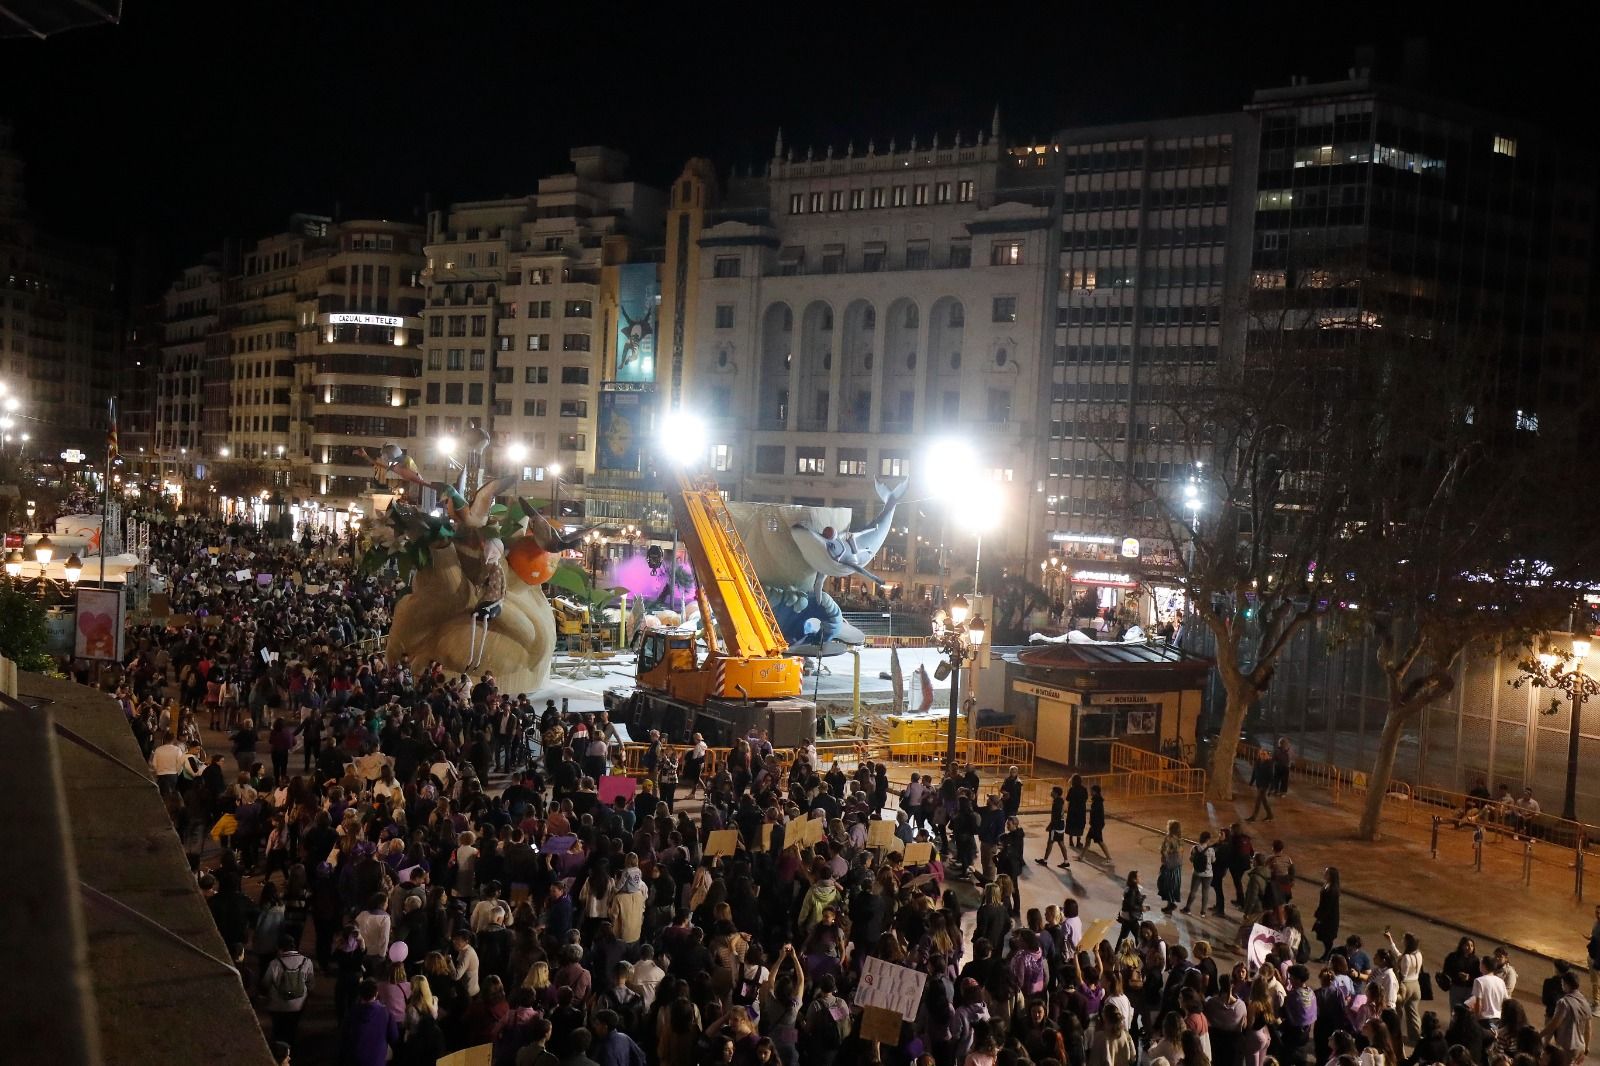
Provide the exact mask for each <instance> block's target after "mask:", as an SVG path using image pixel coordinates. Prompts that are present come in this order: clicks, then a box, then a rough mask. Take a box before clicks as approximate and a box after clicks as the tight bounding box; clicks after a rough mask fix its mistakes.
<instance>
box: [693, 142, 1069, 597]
mask: <svg viewBox="0 0 1600 1066" xmlns="http://www.w3.org/2000/svg"><path fill="white" fill-rule="evenodd" d="M1059 180H1060V179H1059V153H1058V152H1056V151H1055V149H1054V147H1053V146H1052V145H1043V146H1026V147H1021V148H1007V147H1005V146H1004V145H1003V144H1002V141H1001V139H1000V131H999V120H998V115H997V116H996V120H995V123H994V125H993V126H992V128H991V129H990V130H989V132H988V133H987V135H985V134H982V133H980V134H978V135H976V136H972V135H967V136H965V137H962V136H957V137H956V138H954V139H952V140H947V141H944V142H943V143H941V141H940V140H939V139H938V138H937V137H935V138H930V139H929V140H928V141H927V142H925V143H922V144H920V145H919V144H918V143H917V141H916V140H915V139H913V140H912V141H911V142H910V143H909V144H905V145H897V143H896V142H894V141H890V142H889V143H888V145H887V148H886V150H880V149H879V147H878V146H877V144H876V143H874V142H868V144H867V145H866V150H865V151H864V152H861V151H858V150H856V148H855V147H854V146H847V147H846V148H845V150H844V151H842V152H836V151H834V150H833V149H832V148H829V149H827V150H826V151H825V152H823V153H820V154H819V153H815V152H811V151H807V152H806V153H805V154H804V156H803V157H797V156H796V154H795V153H794V152H793V151H792V150H786V149H785V147H784V144H783V139H782V135H781V134H780V135H779V137H778V141H777V144H776V146H775V148H774V152H773V158H772V160H771V162H770V164H769V165H768V167H767V169H766V173H765V174H763V175H760V176H756V177H735V178H733V179H731V180H730V181H729V183H728V185H727V188H726V191H725V192H724V193H722V194H721V195H720V197H719V196H718V194H717V189H716V186H715V184H714V182H713V181H712V180H711V179H710V176H709V175H708V174H706V173H705V172H704V168H701V167H698V166H696V165H695V164H691V166H690V168H689V169H687V170H686V171H685V174H684V176H683V177H682V178H681V179H680V180H679V183H678V188H677V191H676V193H675V197H676V198H675V202H674V204H673V209H672V214H673V218H674V220H675V221H674V222H673V227H674V228H673V230H672V231H671V232H669V235H668V242H667V246H666V259H665V263H664V265H663V268H662V275H663V278H664V279H669V280H670V283H671V284H672V285H673V286H674V287H673V288H672V289H671V290H669V291H670V292H671V293H672V294H673V299H672V300H671V301H668V305H669V307H671V308H672V310H671V311H670V312H669V313H670V314H671V315H673V316H674V318H673V319H669V320H668V321H669V322H673V321H675V316H676V315H677V314H678V311H677V307H676V305H678V304H680V303H682V302H684V301H682V300H680V299H679V298H678V296H677V294H678V293H679V292H682V293H684V294H685V296H686V297H687V296H690V295H692V296H693V298H694V305H693V316H694V320H693V325H692V329H693V333H692V336H693V338H694V340H693V343H692V345H690V344H684V345H681V346H680V345H679V344H678V343H677V338H676V332H677V330H676V326H675V325H674V326H673V334H674V335H673V336H671V337H669V338H668V339H667V340H666V345H667V352H668V356H669V358H668V360H667V361H666V363H665V372H666V373H668V374H669V375H671V374H675V373H678V368H679V367H680V366H681V368H682V369H681V373H682V380H683V393H682V395H683V399H682V405H683V406H684V407H685V408H687V409H690V410H695V411H698V412H700V413H702V414H704V415H705V416H706V417H707V418H708V419H710V423H711V431H710V432H711V441H712V444H711V454H710V468H711V470H712V471H713V472H714V473H715V475H716V476H717V478H718V480H719V482H721V484H722V485H723V486H724V487H725V488H726V489H728V491H729V492H730V494H732V495H733V496H734V497H735V498H737V499H742V500H751V501H768V502H791V503H797V504H809V505H814V506H848V507H850V508H852V509H853V511H854V515H855V521H856V522H857V523H863V522H866V521H870V520H871V518H872V517H873V516H874V515H875V514H876V513H877V511H878V509H879V507H880V504H879V501H878V497H877V495H876V493H875V492H874V489H873V482H874V480H877V479H883V480H885V481H887V482H889V483H890V484H893V483H895V482H897V481H899V480H900V479H904V478H910V479H912V483H913V487H912V490H911V491H910V494H909V497H908V500H911V501H914V502H908V503H907V504H905V505H903V506H902V507H901V508H900V509H899V511H898V512H897V514H896V517H895V532H894V534H893V535H891V537H890V538H889V540H888V541H887V543H886V544H885V545H884V547H883V548H882V550H881V551H880V553H879V555H878V556H877V558H876V559H874V561H873V563H872V567H871V569H872V570H873V572H875V573H877V574H878V575H879V576H881V577H883V578H884V579H885V580H886V581H887V582H888V583H889V585H890V589H889V590H888V591H889V593H890V594H891V595H892V596H894V597H895V598H897V599H901V600H903V601H904V602H907V603H911V602H935V601H937V600H938V599H939V598H940V597H941V596H942V595H943V590H944V588H945V587H946V585H947V584H951V585H953V584H957V583H964V584H965V585H967V587H969V588H970V585H971V582H972V579H973V576H974V575H973V571H974V569H975V568H976V566H977V549H978V547H979V545H978V543H976V542H975V540H974V538H973V535H972V533H971V532H970V531H968V530H967V528H966V523H965V522H964V520H963V517H962V515H961V513H960V507H959V506H957V507H955V508H952V509H951V510H950V511H948V512H947V510H946V509H945V508H943V507H941V506H937V505H935V504H934V503H932V502H931V501H930V500H929V499H928V497H930V496H931V495H933V489H934V488H935V487H936V485H937V482H938V479H939V477H940V473H941V472H940V471H938V470H933V469H928V468H925V467H924V466H923V465H922V463H923V459H924V456H925V454H926V452H927V450H928V448H929V446H930V444H931V442H932V441H933V440H935V439H936V438H940V437H949V438H958V439H960V440H963V441H965V442H966V443H968V444H970V446H971V447H972V449H973V450H974V451H975V452H976V453H977V455H978V463H979V466H980V467H981V469H982V471H983V472H984V473H985V474H986V475H987V476H989V477H992V478H993V479H994V480H995V481H996V482H998V485H999V496H998V500H999V509H1000V512H1001V520H1000V521H999V523H998V528H997V529H995V530H994V531H993V532H992V533H991V534H990V535H989V537H988V538H987V539H986V540H985V541H984V542H983V543H982V545H981V547H982V551H983V554H984V556H985V557H986V558H985V561H984V563H983V570H984V573H985V574H994V575H998V574H1000V573H1002V572H1006V571H1010V572H1012V573H1019V572H1020V571H1021V569H1022V568H1023V567H1024V565H1025V560H1026V559H1028V558H1029V556H1030V555H1036V554H1037V552H1036V545H1035V544H1034V543H1033V542H1034V541H1035V540H1036V539H1037V538H1038V536H1039V532H1040V527H1039V524H1038V523H1037V522H1032V521H1028V520H1026V519H1027V518H1028V515H1029V511H1030V509H1031V508H1032V507H1033V496H1034V495H1035V494H1036V482H1037V481H1038V480H1039V478H1040V477H1041V476H1042V475H1041V472H1040V470H1039V469H1038V462H1039V449H1038V447H1037V446H1036V441H1037V439H1038V437H1039V436H1040V435H1041V433H1042V429H1043V427H1042V426H1041V424H1040V419H1041V415H1042V412H1041V409H1040V408H1039V406H1038V405H1036V404H1035V403H1034V402H1033V401H1034V398H1035V396H1036V395H1037V392H1038V387H1039V381H1040V380H1041V365H1042V363H1041V360H1042V359H1043V358H1044V356H1045V354H1046V353H1047V352H1048V351H1049V347H1048V343H1049V338H1050V337H1051V335H1052V330H1053V315H1054V309H1053V308H1052V307H1049V306H1048V305H1047V301H1046V296H1047V294H1053V293H1054V291H1055V287H1056V286H1055V277H1056V272H1057V270H1058V262H1057V258H1058V252H1057V247H1058V232H1057V230H1058V228H1057V225H1056V222H1055V218H1056V215H1055V211H1056V201H1057V199H1058V196H1059V190H1058V186H1059ZM686 230H687V232H688V233H693V232H695V231H696V230H698V232H699V239H698V240H697V241H694V242H693V243H692V244H691V243H690V242H689V241H688V240H685V239H684V237H685V231H686ZM686 254H687V255H690V256H692V257H693V261H692V262H691V263H689V264H687V265H685V264H684V263H682V261H681V257H682V256H684V255H686ZM691 276H692V277H693V278H694V281H693V283H692V287H690V286H689V285H687V284H685V282H686V280H687V278H689V277H691ZM685 334H686V336H687V335H690V334H689V331H688V329H687V328H686V329H685ZM668 380H669V382H670V380H671V378H670V377H669V378H668ZM669 387H670V386H669ZM991 567H993V569H990V568H991ZM873 591H874V590H872V589H871V588H870V587H869V586H868V584H867V583H866V582H864V581H859V580H855V581H848V582H843V583H841V584H840V585H839V587H837V588H836V589H835V595H836V596H841V595H842V596H843V597H844V598H845V599H846V601H848V600H849V599H850V598H854V597H862V596H869V595H871V594H872V593H873Z"/></svg>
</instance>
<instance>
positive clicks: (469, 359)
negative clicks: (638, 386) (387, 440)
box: [417, 147, 664, 522]
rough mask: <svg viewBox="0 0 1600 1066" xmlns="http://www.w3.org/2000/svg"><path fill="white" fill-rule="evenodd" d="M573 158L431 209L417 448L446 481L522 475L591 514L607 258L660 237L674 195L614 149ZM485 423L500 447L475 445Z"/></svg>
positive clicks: (571, 516)
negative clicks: (630, 175)
mask: <svg viewBox="0 0 1600 1066" xmlns="http://www.w3.org/2000/svg"><path fill="white" fill-rule="evenodd" d="M570 158H571V160H572V165H573V169H572V171H571V172H569V173H565V174H557V175H552V176H550V177H545V178H541V179H540V181H539V183H538V188H537V191H536V192H535V193H534V194H533V195H530V196H522V197H516V198H512V199H504V200H489V201H475V202H470V203H461V204H456V205H453V206H452V207H451V208H450V210H449V211H448V212H438V213H436V214H435V215H434V216H433V217H432V218H430V220H429V235H428V245H427V250H426V251H427V258H428V267H427V271H426V278H427V284H428V307H427V312H426V318H427V336H426V339H425V344H424V347H425V348H426V351H427V359H426V365H425V368H424V371H423V383H422V387H423V399H422V404H421V412H420V413H421V418H422V428H421V440H420V441H418V447H417V456H418V462H419V463H421V464H423V465H424V467H425V468H426V469H427V470H429V471H430V472H431V474H432V475H433V476H437V477H441V478H442V477H443V475H444V473H445V472H446V471H447V470H455V469H458V467H457V464H462V463H466V464H472V463H478V462H486V463H488V464H489V467H490V469H492V470H493V471H494V472H496V473H515V474H517V475H518V477H519V485H518V487H517V489H516V491H518V492H520V493H521V494H523V495H526V496H529V497H530V498H534V499H539V500H542V501H545V502H547V503H548V502H551V501H554V500H557V499H559V501H560V513H561V515H562V516H563V517H564V518H566V519H568V520H569V521H571V522H577V521H581V520H582V518H583V516H584V502H583V494H584V483H585V481H586V479H587V476H588V474H589V473H590V472H592V471H593V469H594V454H595V453H594V448H595V427H596V416H597V412H598V407H599V404H598V399H597V398H598V395H599V387H600V381H601V377H602V372H603V371H602V366H601V363H600V359H599V356H600V353H601V350H602V345H601V343H600V336H599V335H600V333H601V331H602V324H601V323H600V322H599V321H598V320H597V318H596V307H597V305H598V304H599V300H600V285H601V271H602V267H604V266H605V265H606V264H607V263H612V264H618V263H623V262H627V261H628V260H629V259H631V258H633V257H634V256H635V255H636V254H638V252H639V250H641V249H642V248H644V247H646V246H648V245H654V244H659V242H660V234H661V227H662V212H663V208H664V203H663V199H664V198H663V196H662V193H661V192H660V190H658V189H654V188H651V187H649V186H645V185H641V184H638V183H636V182H632V181H628V180H626V177H625V173H626V168H627V157H626V156H624V155H623V154H622V153H620V152H618V151H615V150H614V149H610V148H603V147H586V148H575V149H573V150H572V152H571V154H570ZM475 431H481V432H482V433H483V434H487V442H488V445H489V447H490V448H492V450H491V451H489V452H487V453H486V454H474V453H473V451H472V441H471V439H470V435H471V434H472V433H473V432H475ZM480 443H481V441H480Z"/></svg>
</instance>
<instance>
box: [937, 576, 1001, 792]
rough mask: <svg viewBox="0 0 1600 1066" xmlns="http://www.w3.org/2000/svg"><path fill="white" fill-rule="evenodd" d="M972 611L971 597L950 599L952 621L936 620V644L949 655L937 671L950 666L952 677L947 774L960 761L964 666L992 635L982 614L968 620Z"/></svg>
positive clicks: (944, 653)
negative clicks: (958, 737) (958, 728)
mask: <svg viewBox="0 0 1600 1066" xmlns="http://www.w3.org/2000/svg"><path fill="white" fill-rule="evenodd" d="M971 611H972V605H971V604H969V603H968V602H967V598H966V597H965V596H957V597H956V598H955V599H954V600H952V601H951V602H950V624H949V625H945V624H943V622H942V621H941V620H940V619H939V618H938V617H935V619H934V623H933V641H934V646H935V647H936V648H938V650H939V654H941V655H943V656H944V657H945V664H944V665H942V666H941V668H940V669H939V670H938V671H937V673H938V674H943V673H945V669H944V666H945V665H947V666H948V667H949V676H950V715H949V720H948V722H947V724H946V726H945V733H946V736H945V752H944V761H945V771H946V772H947V773H948V772H949V771H950V770H951V769H952V768H954V767H955V764H956V722H957V719H958V717H959V715H960V712H961V665H962V663H964V662H967V661H968V660H975V659H977V657H978V655H979V654H980V649H981V648H982V647H983V643H984V641H985V640H986V639H987V638H988V635H989V634H988V630H987V628H986V627H985V626H984V624H983V619H982V618H981V617H978V618H973V619H972V620H971V621H970V622H969V621H968V620H967V616H968V615H969V614H970V613H971ZM940 680H943V678H940Z"/></svg>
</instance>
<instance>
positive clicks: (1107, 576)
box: [1072, 570, 1138, 588]
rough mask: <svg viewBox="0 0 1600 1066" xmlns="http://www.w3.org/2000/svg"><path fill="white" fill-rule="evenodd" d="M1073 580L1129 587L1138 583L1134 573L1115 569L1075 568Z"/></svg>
mask: <svg viewBox="0 0 1600 1066" xmlns="http://www.w3.org/2000/svg"><path fill="white" fill-rule="evenodd" d="M1072 580H1073V581H1074V582H1075V583H1076V584H1079V585H1119V586H1124V587H1127V588H1132V587H1133V586H1134V585H1137V584H1138V582H1137V581H1135V580H1134V579H1133V575H1132V574H1124V573H1121V572H1120V571H1115V570H1074V571H1073V572H1072Z"/></svg>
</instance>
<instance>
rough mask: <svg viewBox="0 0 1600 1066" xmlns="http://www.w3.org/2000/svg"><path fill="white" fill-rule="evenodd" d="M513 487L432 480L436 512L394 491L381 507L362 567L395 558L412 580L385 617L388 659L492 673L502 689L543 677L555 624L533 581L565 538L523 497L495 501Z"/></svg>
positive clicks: (530, 686)
mask: <svg viewBox="0 0 1600 1066" xmlns="http://www.w3.org/2000/svg"><path fill="white" fill-rule="evenodd" d="M404 480H408V481H409V480H412V479H411V478H404ZM515 483H516V478H514V477H503V478H499V479H496V480H493V481H489V482H487V483H485V484H484V485H482V486H481V487H480V488H478V489H477V490H476V491H474V492H473V493H472V495H471V497H470V498H469V497H467V496H465V495H464V494H463V493H462V492H461V491H459V490H458V489H457V488H456V487H454V486H451V485H448V484H443V483H436V484H434V485H433V486H432V487H433V488H434V490H435V491H436V492H437V493H438V494H439V499H440V503H441V507H440V509H439V510H437V511H433V512H428V511H423V510H421V509H420V508H418V507H415V506H413V505H411V504H409V503H407V502H406V501H405V499H404V498H403V497H397V498H396V499H395V500H394V501H393V502H392V503H391V504H390V505H389V508H388V510H387V511H386V512H384V514H383V516H382V521H381V522H380V523H377V524H376V525H375V528H374V529H373V531H372V542H373V543H372V548H371V550H370V551H369V552H368V554H367V556H366V558H364V559H363V566H364V567H366V568H369V569H373V570H376V569H380V568H382V567H383V566H385V565H387V564H388V563H390V562H393V563H394V564H395V566H396V568H397V570H398V572H399V574H400V577H401V579H402V580H404V581H407V582H408V583H409V586H410V587H409V589H408V591H407V592H406V593H405V594H403V595H402V596H401V597H400V599H399V601H398V602H397V603H396V604H395V609H394V618H393V620H392V622H391V623H390V627H389V643H388V649H387V654H388V657H389V660H390V661H391V662H393V661H395V660H397V659H398V658H399V656H401V655H409V656H410V657H411V663H412V665H413V667H414V668H421V667H424V666H426V665H427V664H428V663H429V662H431V661H434V660H437V661H438V662H439V663H440V664H441V665H442V666H443V667H444V669H445V670H446V671H447V672H448V673H451V674H467V675H468V676H470V677H474V678H481V677H483V676H484V675H485V674H492V675H493V676H494V678H495V682H496V684H497V685H498V687H499V689H500V691H502V692H514V693H520V692H533V691H536V690H537V689H539V688H540V687H542V686H543V685H544V683H545V682H546V680H547V679H548V678H549V676H550V662H551V658H552V656H553V655H554V652H555V644H556V625H555V615H554V613H553V612H552V611H551V608H550V601H549V600H548V599H546V597H545V593H544V590H543V588H542V587H541V586H543V585H544V583H545V582H547V581H549V580H550V578H551V577H552V576H553V575H554V574H555V572H556V568H557V566H558V565H559V564H560V559H561V553H562V552H563V551H567V550H569V549H570V548H571V547H572V546H573V545H572V538H564V537H563V536H562V535H561V534H560V533H559V532H557V530H556V529H555V527H553V526H552V525H551V524H550V522H549V521H548V520H547V519H546V518H545V517H544V515H543V514H541V513H540V512H539V511H538V510H537V509H536V508H535V507H534V506H533V505H532V504H530V503H529V502H528V501H527V500H524V499H521V498H518V499H517V500H516V501H515V502H514V503H513V504H511V505H507V504H504V503H498V502H496V500H495V498H496V496H498V495H500V494H501V493H504V492H505V491H507V490H508V489H510V488H511V487H512V485H514V484H515ZM578 536H581V534H578Z"/></svg>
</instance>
